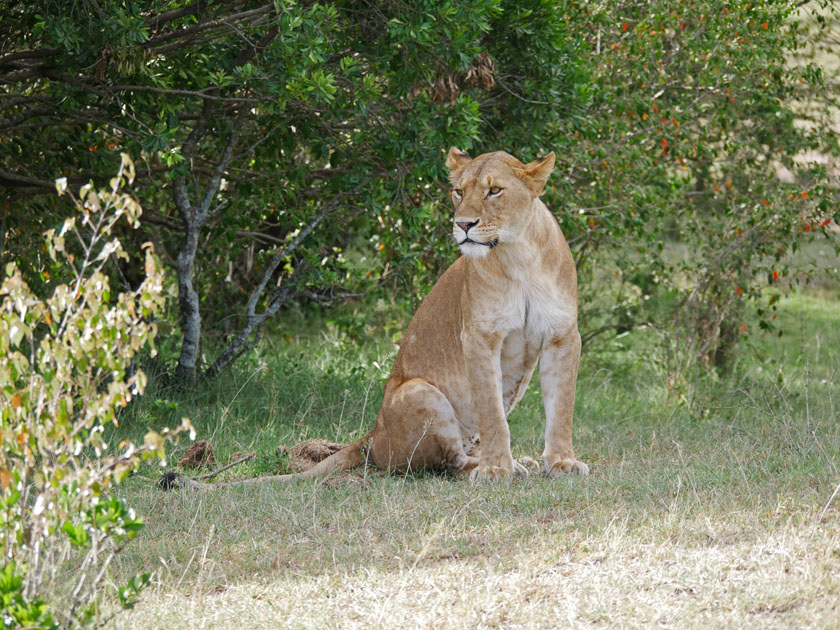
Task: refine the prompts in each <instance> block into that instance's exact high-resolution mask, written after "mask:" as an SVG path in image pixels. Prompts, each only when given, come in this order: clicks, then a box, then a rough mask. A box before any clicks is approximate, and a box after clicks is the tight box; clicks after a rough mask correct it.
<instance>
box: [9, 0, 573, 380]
mask: <svg viewBox="0 0 840 630" xmlns="http://www.w3.org/2000/svg"><path fill="white" fill-rule="evenodd" d="M153 9H154V10H152V11H147V10H146V8H144V7H142V5H141V4H140V3H136V2H135V3H123V2H116V1H114V2H100V3H92V2H88V3H81V4H80V3H74V2H69V1H68V2H59V3H57V4H56V3H41V2H19V3H15V4H14V5H12V7H11V8H10V9H8V10H7V16H6V18H4V20H3V29H4V31H5V32H4V41H7V42H9V43H8V44H6V49H5V50H4V51H3V55H2V56H0V72H2V73H3V75H2V80H3V83H4V84H5V89H6V94H5V95H4V96H5V97H6V98H5V101H4V109H5V110H6V111H5V112H4V115H5V118H4V119H3V121H2V123H0V127H2V128H4V129H6V130H7V132H6V133H7V134H8V138H9V139H10V140H11V143H10V145H7V148H6V149H5V150H4V157H3V159H2V167H1V168H0V178H2V179H0V182H2V183H4V184H5V185H6V186H7V187H10V188H13V189H16V190H18V192H17V193H16V196H15V198H14V199H13V203H14V204H15V207H16V208H19V207H20V204H22V203H24V202H25V203H27V205H29V206H30V207H31V205H32V200H31V199H29V198H27V197H26V196H27V195H28V194H30V193H32V192H38V191H42V190H46V189H47V183H48V180H47V178H48V177H49V176H51V175H53V174H54V173H55V172H56V170H57V169H59V168H65V169H67V170H68V171H69V172H68V174H67V177H68V179H69V180H70V181H77V179H79V180H85V179H87V178H90V177H96V175H97V173H98V172H99V161H98V160H99V159H100V158H99V154H100V153H101V152H106V153H107V152H108V151H111V150H128V151H130V152H131V153H132V154H133V155H135V156H136V158H137V159H138V162H139V164H138V174H139V175H138V180H139V184H140V185H139V186H138V187H136V188H135V190H136V191H137V194H138V196H140V197H141V198H143V200H144V205H146V206H147V207H148V208H154V209H155V210H154V211H152V212H150V214H151V221H153V222H154V223H155V224H156V228H157V231H158V233H157V235H156V236H157V240H158V241H159V245H160V246H161V250H162V251H164V252H170V255H169V259H170V263H171V264H173V266H174V267H175V269H176V271H177V275H178V285H179V295H180V298H179V304H180V313H181V328H182V334H183V343H182V347H181V353H180V359H179V363H178V367H177V370H176V373H177V375H178V376H179V377H180V378H182V379H184V380H190V379H191V378H193V376H194V373H195V370H196V364H197V361H198V352H199V342H200V339H201V315H200V313H201V310H204V311H205V313H208V312H209V313H213V312H214V311H215V310H216V309H217V308H219V307H220V306H222V305H225V304H226V303H228V302H229V301H230V300H231V299H234V298H235V299H238V300H241V301H245V302H246V313H244V314H243V317H242V319H241V320H240V323H241V324H242V326H241V327H240V335H238V336H237V337H235V343H234V345H232V346H231V347H229V348H228V349H227V350H226V351H224V352H222V354H221V355H220V357H219V359H218V360H217V361H216V362H215V363H214V364H213V365H212V366H211V367H210V371H211V372H218V371H220V370H222V369H224V367H225V365H226V364H227V362H228V361H229V360H231V359H232V358H233V357H235V356H236V355H237V354H238V353H240V352H241V351H242V350H243V349H244V348H247V347H248V345H249V343H248V341H247V340H248V339H249V337H250V339H251V341H250V343H251V344H253V342H254V335H256V334H257V333H258V331H259V329H260V326H261V325H262V323H263V322H264V321H265V319H266V317H267V316H269V315H271V314H273V313H274V312H276V311H277V309H278V308H279V307H280V306H281V305H282V304H283V303H284V302H286V301H287V300H289V299H292V298H294V297H307V298H310V299H316V300H330V299H335V298H336V297H337V296H340V295H347V294H355V293H359V292H360V291H363V290H365V288H367V287H369V286H370V285H371V284H374V285H375V284H376V282H377V281H381V279H384V278H386V277H387V276H388V275H389V273H391V272H393V270H394V268H395V267H400V268H407V267H412V268H413V269H419V270H421V271H423V272H424V273H423V274H422V276H423V277H422V278H421V281H420V283H419V284H420V286H424V285H425V284H426V283H427V282H428V278H427V276H428V275H429V274H432V275H433V274H435V273H436V272H437V271H438V269H439V267H440V264H439V258H440V253H439V252H438V249H439V244H438V242H437V241H438V240H439V239H440V236H441V234H442V232H443V231H444V230H442V229H441V228H440V227H439V226H440V224H441V223H442V221H441V213H442V211H443V209H442V207H441V205H440V195H439V194H438V191H437V187H438V182H441V181H443V167H442V155H443V153H442V151H443V149H444V148H446V147H448V145H449V144H453V143H459V144H460V145H461V146H463V147H464V148H466V149H470V148H471V147H473V146H476V145H477V140H478V139H479V138H481V139H482V143H485V144H486V145H496V146H498V145H500V144H503V145H505V146H508V147H509V148H510V149H511V150H512V151H514V152H518V153H520V154H524V155H533V154H534V153H536V152H537V151H538V150H542V148H544V147H549V146H550V145H551V137H550V134H548V137H546V136H547V134H546V133H545V131H544V129H543V126H544V125H545V126H551V125H552V124H553V123H552V120H554V119H555V117H556V116H558V115H562V114H563V112H566V111H567V112H571V111H573V110H574V106H575V103H576V102H577V101H579V100H580V99H578V98H577V96H576V95H575V86H576V84H577V83H578V82H579V80H580V78H581V77H580V76H579V71H578V69H577V65H578V62H577V61H576V60H575V59H576V58H577V55H575V54H573V50H574V44H573V43H572V40H570V39H569V37H568V33H567V31H566V28H565V26H564V24H563V21H562V19H560V16H559V15H558V14H557V13H556V11H555V9H554V4H553V3H552V2H545V1H533V2H530V3H524V4H523V3H513V2H508V3H504V2H498V1H495V0H492V1H491V0H485V1H484V2H477V3H470V5H469V6H466V5H465V6H458V5H451V4H449V3H444V2H439V1H433V0H428V1H426V2H419V3H402V2H398V1H395V2H385V3H380V2H377V3H353V2H338V3H330V4H320V3H315V2H302V3H294V2H278V3H269V4H264V3H259V2H242V1H241V0H229V1H226V2H225V1H222V2H215V3H213V2H201V1H199V2H195V3H192V4H188V5H185V6H181V5H180V4H179V3H176V2H158V3H156V4H154V5H153ZM535 59H539V60H540V63H534V60H535ZM525 94H527V96H525ZM531 101H534V102H538V104H537V105H534V104H533V103H532V102H531ZM482 146H484V145H482ZM22 164H27V169H26V170H27V171H28V172H33V171H34V172H38V173H43V175H42V177H43V179H38V178H32V177H30V176H28V175H24V174H22V173H21V172H20V170H22V169H20V165H22ZM16 167H17V168H16ZM432 186H434V188H430V187H432ZM39 203H40V202H39ZM45 205H47V206H48V205H49V202H46V203H45ZM23 220H24V221H28V220H30V219H29V218H26V219H23ZM383 230H384V232H385V235H384V236H380V235H381V233H382V232H383ZM24 231H26V230H24ZM29 231H30V232H31V230H29ZM371 239H376V241H377V242H376V243H373V244H374V245H375V246H376V247H377V249H378V252H381V254H378V255H377V251H376V250H375V251H373V254H374V255H377V256H378V260H376V261H375V262H374V263H373V264H368V265H367V267H368V268H367V269H366V270H365V271H366V275H370V276H371V277H372V280H370V281H368V282H365V283H362V282H358V281H357V280H356V276H355V274H354V273H353V272H354V271H355V268H354V266H353V264H352V262H351V261H350V259H349V257H348V255H347V249H348V248H350V249H354V248H360V249H364V250H367V249H369V247H370V245H371V244H372V243H371ZM176 251H177V254H175V253H174V252H176ZM197 269H198V270H199V272H200V273H198V274H196V270H197ZM220 284H222V285H223V286H224V290H222V291H220V290H219V285H220ZM211 288H212V290H211ZM214 301H215V304H214ZM214 307H215V308H214Z"/></svg>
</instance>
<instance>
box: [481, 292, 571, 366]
mask: <svg viewBox="0 0 840 630" xmlns="http://www.w3.org/2000/svg"><path fill="white" fill-rule="evenodd" d="M490 311H491V312H490V313H488V317H487V319H486V320H485V322H486V323H487V324H488V325H489V326H492V329H493V331H494V332H497V333H500V334H501V335H502V336H503V338H504V339H505V340H506V341H508V340H509V342H510V343H513V344H518V343H520V341H519V340H520V339H522V340H523V341H522V342H521V343H528V344H532V345H533V344H536V345H537V346H538V349H537V352H539V348H541V347H542V345H543V343H545V342H546V341H548V340H549V339H551V338H552V337H553V336H555V335H558V334H563V333H565V332H566V331H567V330H569V328H570V327H571V326H573V325H574V323H575V319H576V315H577V314H576V309H575V304H574V303H573V302H572V301H571V300H570V299H569V298H568V297H566V296H564V295H563V293H562V291H561V290H560V288H559V287H557V286H553V285H550V284H547V283H543V284H541V283H537V282H535V283H529V284H527V285H523V286H521V287H514V288H511V289H509V290H507V291H504V292H500V294H499V299H498V300H496V301H495V303H494V304H492V305H491V308H490ZM482 319H484V318H482ZM512 333H516V334H512Z"/></svg>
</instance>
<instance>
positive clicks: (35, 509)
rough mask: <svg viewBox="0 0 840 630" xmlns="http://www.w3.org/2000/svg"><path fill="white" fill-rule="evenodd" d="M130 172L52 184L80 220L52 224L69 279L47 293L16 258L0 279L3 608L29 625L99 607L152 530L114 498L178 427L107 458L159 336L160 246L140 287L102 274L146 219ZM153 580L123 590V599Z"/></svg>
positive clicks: (50, 243) (127, 166) (129, 167)
mask: <svg viewBox="0 0 840 630" xmlns="http://www.w3.org/2000/svg"><path fill="white" fill-rule="evenodd" d="M133 176H134V165H133V164H132V162H131V160H130V159H129V158H128V157H127V156H126V155H124V156H123V159H122V165H121V167H120V169H119V173H118V174H117V176H116V177H114V178H113V179H112V180H111V182H110V185H109V187H108V188H105V189H101V190H96V189H94V187H93V186H91V185H85V186H83V187H82V189H81V190H80V192H79V196H78V197H75V196H74V195H72V193H69V191H67V183H66V181H65V180H63V179H62V180H59V181H58V182H56V188H57V189H58V191H59V192H60V193H62V194H63V193H68V194H70V196H71V198H72V201H73V204H74V206H75V209H76V216H74V217H70V218H68V219H67V220H65V222H64V224H63V226H62V227H61V228H60V229H59V230H57V231H56V230H53V229H50V230H48V231H47V232H46V233H45V235H44V250H45V251H46V252H47V253H48V255H49V256H50V258H51V259H52V260H53V261H54V263H55V264H56V265H57V266H58V268H59V269H61V270H64V271H66V272H67V274H66V275H67V276H69V277H70V282H69V283H68V284H65V283H56V284H55V286H53V287H52V290H51V293H50V295H49V296H48V297H46V298H43V299H42V298H39V297H38V296H36V295H35V293H33V291H32V290H31V289H30V287H29V286H28V285H27V283H26V281H25V280H24V278H23V276H22V275H21V273H20V270H19V269H18V267H17V265H15V264H14V263H9V264H8V265H7V266H6V269H5V278H4V279H3V282H2V288H0V296H2V298H3V302H2V307H0V409H1V410H0V432H2V439H3V450H2V452H0V505H2V508H0V524H2V527H0V547H2V550H3V557H4V559H5V561H6V565H5V568H4V570H3V571H4V573H3V579H2V589H3V592H4V596H3V597H4V600H3V601H4V608H3V613H2V614H3V615H4V617H5V616H10V617H9V618H10V619H14V620H15V621H16V623H19V624H21V625H22V626H27V627H28V626H29V625H30V624H35V625H37V626H38V627H53V625H55V622H54V621H53V616H55V618H56V619H58V620H59V622H60V623H61V625H62V626H67V625H72V623H74V622H79V621H84V620H85V619H87V618H92V617H94V616H95V615H96V614H97V608H96V602H97V598H98V596H99V592H98V589H99V588H100V583H101V581H102V579H103V576H104V574H105V569H106V568H107V565H108V563H109V562H110V560H111V558H112V557H113V555H114V554H115V553H117V552H118V551H119V550H120V549H121V548H122V546H123V545H124V544H125V543H126V542H127V541H129V540H131V539H133V538H134V537H136V535H137V533H138V532H139V531H140V529H141V528H142V527H143V522H142V520H141V519H140V518H138V517H137V516H136V515H135V514H134V511H133V510H132V509H130V508H129V507H127V506H126V505H125V504H124V503H123V501H122V500H121V499H119V498H115V497H112V496H109V495H108V494H107V493H108V492H109V491H110V490H111V488H112V487H113V486H114V485H116V484H119V483H120V482H121V481H122V480H123V479H125V477H126V476H127V475H128V474H129V473H130V472H131V471H132V470H134V469H135V468H136V467H137V466H138V465H139V464H140V462H141V460H154V459H162V458H163V456H164V444H165V441H166V438H165V437H164V436H166V435H167V433H168V432H167V431H164V432H163V435H161V434H159V433H157V432H154V431H150V432H148V433H147V434H146V436H145V438H144V440H143V444H142V445H140V446H135V445H134V444H132V443H131V442H130V441H124V442H122V443H121V444H120V446H119V452H118V453H115V454H114V455H112V456H110V457H104V455H105V453H106V452H107V450H108V448H109V444H108V443H107V442H106V441H105V440H104V439H103V431H104V428H105V426H106V425H107V424H113V425H117V424H118V420H119V412H120V410H121V409H123V408H124V407H126V406H127V405H128V403H129V402H130V401H131V400H132V398H133V397H134V396H137V395H138V394H140V393H142V391H143V389H144V387H145V385H146V377H145V375H144V374H143V373H142V372H140V371H136V372H135V371H132V370H131V365H132V363H131V362H132V358H133V357H134V356H135V354H136V353H137V352H138V351H140V350H141V349H142V348H144V347H146V346H148V345H151V343H152V340H153V338H154V335H155V332H156V326H155V324H154V323H153V322H154V318H155V316H156V315H157V313H159V312H160V309H161V307H162V305H163V298H162V296H161V289H162V283H163V271H162V269H161V268H160V265H159V263H158V261H157V259H156V257H155V256H154V253H153V248H152V247H151V245H149V246H148V247H147V248H146V252H145V272H146V276H145V279H144V281H143V282H142V283H141V284H140V285H139V286H138V288H137V289H136V290H134V291H126V292H122V293H120V294H119V295H116V296H112V295H111V291H110V283H109V280H108V278H107V276H106V275H105V273H104V270H105V267H106V265H108V264H110V263H111V261H112V260H114V259H118V258H125V257H127V255H126V254H125V252H124V250H123V248H122V245H121V243H120V240H119V239H118V238H115V237H114V234H113V232H114V230H115V228H116V226H117V222H118V221H121V219H122V218H123V217H125V220H126V222H127V223H129V224H130V225H131V226H133V227H136V226H137V224H138V219H139V216H140V213H141V209H140V206H139V205H138V204H137V202H136V201H135V200H134V199H133V198H132V197H131V196H130V195H127V194H124V193H122V192H120V190H119V189H120V187H122V186H123V185H124V184H126V183H127V182H130V181H131V180H132V179H133ZM74 241H76V242H74ZM75 250H78V251H80V254H79V255H76V254H74V253H73V252H74V251H75ZM152 352H154V348H153V347H152ZM182 428H189V424H188V422H186V421H185V422H184V424H183V425H182ZM179 431H180V429H179ZM175 433H177V431H176V432H175ZM71 547H72V548H75V549H76V550H77V551H78V552H79V554H80V558H79V559H78V562H77V561H75V560H71V562H72V563H73V564H74V565H76V568H77V570H76V572H75V573H73V574H72V575H63V573H62V572H65V571H66V570H67V567H66V566H65V564H64V563H65V561H67V559H68V554H69V552H70V548H71ZM73 557H75V556H73ZM19 572H21V573H22V575H19ZM143 583H144V582H143V581H142V580H141V581H140V582H132V583H131V584H129V586H128V587H126V589H127V590H126V591H125V601H126V602H130V600H131V598H132V597H133V595H134V594H136V592H137V591H138V590H139V588H140V587H141V586H142V584H143ZM120 597H121V599H122V598H123V594H122V593H121V594H120ZM47 606H48V608H49V610H48V608H47ZM33 615H34V616H33ZM4 623H5V621H4ZM33 627H34V626H33Z"/></svg>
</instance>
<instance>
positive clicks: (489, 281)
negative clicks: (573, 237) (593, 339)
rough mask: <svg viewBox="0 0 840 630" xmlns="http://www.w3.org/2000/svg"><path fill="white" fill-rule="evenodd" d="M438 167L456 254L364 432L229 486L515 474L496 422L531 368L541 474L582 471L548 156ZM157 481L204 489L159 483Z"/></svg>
mask: <svg viewBox="0 0 840 630" xmlns="http://www.w3.org/2000/svg"><path fill="white" fill-rule="evenodd" d="M446 166H447V167H448V168H449V172H450V180H451V182H452V200H453V202H454V204H455V217H454V221H453V226H452V233H453V236H454V238H455V240H456V241H457V242H458V246H459V248H460V250H461V253H462V254H463V256H461V257H460V258H458V260H456V261H455V263H454V264H453V265H452V266H451V267H450V268H449V269H447V270H446V272H445V273H444V274H443V275H442V276H441V277H440V279H439V280H438V281H437V283H436V284H435V286H434V287H433V288H432V290H431V292H430V293H429V295H428V296H426V299H425V300H423V303H422V304H421V305H420V308H419V309H418V310H417V313H415V315H414V318H413V319H412V320H411V323H410V324H409V326H408V330H407V331H406V333H405V337H404V339H403V343H402V347H401V348H400V351H399V353H398V354H397V359H396V361H395V362H394V367H393V369H392V370H391V376H390V377H389V378H388V381H387V383H386V384H385V396H384V399H383V401H382V407H381V408H380V409H379V415H378V417H377V419H376V425H375V426H374V427H373V430H372V431H371V432H370V433H369V434H368V435H366V436H365V437H364V438H362V439H361V440H359V441H358V442H356V443H354V444H351V445H350V446H347V447H345V448H344V449H342V450H340V451H338V452H337V453H334V454H333V455H331V456H329V457H327V458H326V459H324V460H323V461H321V462H320V463H318V464H317V465H316V466H314V467H313V468H311V469H309V470H307V471H306V472H303V473H299V474H293V475H278V476H272V477H261V478H258V479H249V480H244V481H242V482H237V483H249V482H263V481H270V480H276V481H288V480H293V479H298V478H305V477H323V476H326V475H328V474H330V473H331V472H333V471H336V470H347V469H350V468H353V467H355V466H358V465H360V464H362V463H363V462H364V461H366V460H368V461H372V462H373V463H374V464H376V466H377V467H379V468H382V469H386V470H411V471H414V470H423V469H445V470H448V471H450V472H453V473H456V474H468V475H469V476H470V478H471V479H502V478H505V477H511V476H520V475H527V474H528V470H527V469H526V468H525V467H524V466H523V465H522V464H520V463H519V462H517V461H516V460H515V459H514V458H513V455H512V454H511V449H510V431H509V430H508V422H507V417H508V414H509V413H510V412H511V411H512V410H513V408H514V407H515V406H516V403H518V402H519V400H520V399H521V398H522V395H523V394H524V393H525V389H526V388H527V386H528V382H529V381H530V380H531V374H532V373H533V371H534V367H535V366H536V364H537V360H538V359H540V386H541V388H542V396H543V403H544V406H545V416H546V422H545V450H544V451H543V455H542V459H543V470H544V471H545V473H547V474H548V475H552V476H553V475H557V474H560V473H565V472H572V471H573V472H578V473H581V474H584V475H585V474H588V473H589V468H588V467H587V466H586V464H584V463H583V462H581V461H579V460H578V459H577V458H576V457H575V452H574V449H573V448H572V413H573V409H574V403H575V380H576V378H577V369H578V361H579V359H580V335H579V334H578V328H577V278H576V273H575V265H574V261H573V260H572V254H571V252H570V251H569V246H568V244H567V243H566V240H565V239H564V238H563V233H562V232H561V231H560V226H559V225H558V224H557V221H556V220H555V218H554V216H552V214H551V212H549V210H548V208H546V206H545V204H543V202H542V201H541V200H540V194H541V193H542V191H543V188H544V186H545V183H546V181H547V180H548V176H549V175H550V174H551V172H552V170H553V168H554V153H549V154H548V155H547V156H545V157H543V158H540V159H538V160H536V161H534V162H531V163H529V164H523V163H522V162H520V161H519V160H517V159H516V158H514V157H512V156H510V155H508V154H507V153H505V152H503V151H497V152H495V153H485V154H484V155H480V156H478V157H477V158H475V159H473V158H470V157H469V156H468V155H466V154H465V153H462V152H461V151H459V150H458V149H456V148H454V147H453V148H452V149H450V151H449V155H448V157H447V159H446ZM176 477H177V479H176ZM164 485H167V486H168V485H189V486H205V485H209V484H199V483H197V482H195V481H192V480H186V479H184V478H183V477H180V476H176V475H171V474H170V479H169V481H168V482H167V483H166V484H164Z"/></svg>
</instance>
